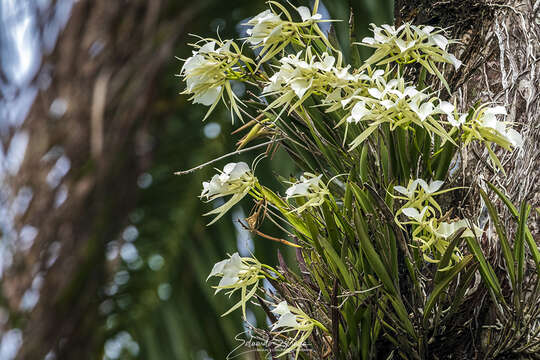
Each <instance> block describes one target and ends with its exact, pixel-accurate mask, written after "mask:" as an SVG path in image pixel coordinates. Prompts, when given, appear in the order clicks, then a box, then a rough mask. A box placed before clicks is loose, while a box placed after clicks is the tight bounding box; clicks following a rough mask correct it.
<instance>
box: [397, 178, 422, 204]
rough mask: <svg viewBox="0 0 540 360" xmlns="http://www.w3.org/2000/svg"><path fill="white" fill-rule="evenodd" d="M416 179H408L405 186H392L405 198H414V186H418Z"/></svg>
mask: <svg viewBox="0 0 540 360" xmlns="http://www.w3.org/2000/svg"><path fill="white" fill-rule="evenodd" d="M418 181H419V179H417V180H414V181H413V180H410V181H409V184H408V185H407V187H406V188H405V187H403V186H399V185H398V186H394V190H395V191H397V192H398V193H400V194H402V195H405V197H406V198H407V199H409V200H411V199H412V198H414V193H415V191H416V188H417V187H418Z"/></svg>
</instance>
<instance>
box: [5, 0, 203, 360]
mask: <svg viewBox="0 0 540 360" xmlns="http://www.w3.org/2000/svg"><path fill="white" fill-rule="evenodd" d="M173 3H174V2H168V1H160V0H136V1H129V2H125V1H112V2H111V1H106V0H81V1H78V2H75V3H74V5H73V8H72V13H71V16H70V19H69V22H68V23H67V26H66V28H65V29H64V31H63V32H62V34H61V36H60V38H59V39H58V41H57V46H56V48H55V49H54V51H53V52H52V53H51V54H50V55H48V56H46V57H45V58H44V59H43V64H49V65H50V68H51V69H52V74H51V75H52V82H51V83H50V86H49V87H48V88H47V89H46V90H44V91H41V92H40V93H39V94H38V95H37V98H36V100H35V102H34V104H33V106H32V108H31V111H30V113H29V115H28V117H27V119H26V121H25V123H24V125H23V130H24V131H27V132H28V134H29V146H28V149H27V151H26V155H25V158H24V162H23V164H22V167H21V169H20V171H19V173H18V175H17V176H16V177H13V178H11V179H9V184H10V186H11V187H12V188H13V189H14V193H16V192H17V190H18V189H21V188H22V187H30V188H31V189H32V191H33V200H32V202H31V204H30V207H29V208H28V211H27V212H26V214H25V215H24V216H22V217H19V218H17V219H16V228H18V229H20V228H21V227H22V226H23V225H25V224H29V225H32V226H34V227H35V228H37V229H39V233H38V235H37V238H36V239H35V240H34V243H33V246H32V247H31V248H30V249H29V250H28V251H25V252H18V253H16V254H15V256H14V262H13V266H11V267H10V268H9V269H8V271H7V272H6V273H5V274H4V278H3V280H2V293H3V296H4V297H5V298H6V299H7V301H8V306H9V308H10V312H11V314H12V316H11V318H10V320H12V324H11V326H17V327H19V328H21V329H23V346H22V348H21V350H20V351H19V354H18V359H43V358H44V356H45V355H46V354H47V353H49V352H52V353H53V354H54V355H55V358H56V359H89V358H91V356H92V354H94V355H95V354H97V353H99V350H98V352H96V351H95V350H96V346H97V345H98V344H100V340H102V339H100V336H102V334H100V332H99V331H97V329H99V324H101V321H102V320H101V319H100V315H99V313H98V306H99V304H100V297H101V296H102V295H100V294H102V291H103V284H104V283H105V280H106V277H107V269H106V261H105V246H104V245H105V244H106V242H107V241H110V240H112V239H113V238H114V237H115V236H116V235H117V234H118V232H119V231H120V227H121V226H122V224H123V222H124V221H123V220H122V219H125V218H126V216H127V214H128V212H129V211H130V210H131V209H132V207H133V204H134V197H135V191H136V188H137V186H136V183H135V180H136V178H137V174H139V173H140V172H141V171H142V169H144V168H145V167H146V165H147V162H148V151H147V150H148V148H149V144H148V142H149V140H148V134H147V133H146V130H145V123H146V122H147V120H148V118H149V114H150V111H151V110H150V108H151V107H150V106H149V104H150V102H151V99H152V96H153V93H154V89H155V86H153V84H154V83H155V80H156V78H157V76H158V70H160V68H161V67H162V65H163V64H164V63H165V62H169V61H172V59H173V54H172V50H173V45H174V44H175V43H176V42H177V41H178V39H179V37H181V36H183V35H185V34H184V31H185V25H186V23H188V22H190V21H191V20H192V19H193V17H194V16H195V14H196V13H197V12H198V11H199V10H200V9H201V7H202V5H203V4H204V2H199V3H191V4H183V5H182V4H180V5H178V4H173ZM53 6H54V2H53ZM171 9H172V11H171ZM44 22H46V19H45V21H44ZM55 100H57V104H58V103H59V102H60V103H62V104H67V109H66V111H65V113H63V112H60V113H58V112H54V111H50V108H51V104H52V103H53V102H54V101H55ZM60 147H61V148H62V149H63V151H61V153H63V154H64V155H65V156H66V157H67V159H69V164H70V170H69V172H68V174H67V175H66V176H65V177H64V178H63V179H62V181H61V185H60V184H55V185H54V186H51V184H49V183H48V182H47V174H49V172H50V170H51V168H52V167H53V165H54V164H55V161H56V160H57V158H58V157H59V155H60V154H59V152H58V150H59V149H60ZM53 148H54V149H56V150H54V151H52V152H51V149H53ZM47 153H49V155H48V156H47V157H44V155H45V154H47ZM55 153H56V155H55ZM51 157H52V159H51ZM65 190H67V198H66V200H65V202H64V203H63V204H62V205H60V206H58V207H56V206H55V199H58V198H57V197H58V196H59V194H60V192H61V191H65ZM60 196H62V195H60ZM38 273H39V274H41V275H42V276H43V285H42V287H41V294H42V296H41V297H40V299H39V302H38V303H37V305H36V306H35V307H34V308H33V309H32V311H31V312H30V313H29V314H26V313H22V312H20V311H19V305H20V303H21V299H22V297H23V294H24V293H25V291H26V290H27V289H29V288H30V287H31V285H32V280H33V278H34V277H35V276H36V274H38Z"/></svg>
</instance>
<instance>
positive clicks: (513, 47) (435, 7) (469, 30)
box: [395, 0, 540, 359]
mask: <svg viewBox="0 0 540 360" xmlns="http://www.w3.org/2000/svg"><path fill="white" fill-rule="evenodd" d="M395 16H396V22H397V23H398V24H399V23H403V22H412V23H416V24H429V25H433V26H439V27H443V28H446V29H447V31H448V34H449V35H450V37H452V38H455V39H457V40H459V41H460V42H461V43H460V44H457V45H455V48H454V49H452V50H453V51H454V52H455V53H456V55H457V57H458V58H459V59H460V60H462V61H463V66H462V67H461V68H460V69H459V70H458V71H456V72H453V73H451V74H449V75H450V77H449V79H450V81H449V84H450V87H451V89H452V91H453V94H452V95H451V96H450V95H449V94H447V93H446V97H447V98H448V99H449V100H450V101H452V102H454V101H455V102H456V104H457V107H458V109H459V110H460V111H461V112H466V111H468V110H469V109H470V108H471V107H473V106H475V105H476V106H477V105H478V104H479V103H493V104H494V105H504V106H505V108H506V110H507V112H508V116H507V117H506V120H507V121H509V122H512V123H514V128H515V129H516V130H518V131H519V132H520V133H521V134H522V135H523V140H524V146H523V148H522V149H516V150H515V151H513V152H508V151H504V150H503V149H499V150H496V154H497V156H498V157H499V159H500V160H501V163H502V165H503V166H504V169H505V171H506V174H503V173H502V172H500V171H495V170H494V169H493V166H492V165H490V163H489V156H488V152H487V150H486V149H485V147H484V146H483V145H481V146H474V145H473V146H469V147H467V148H466V149H463V150H462V151H461V152H460V153H459V154H457V156H456V158H455V159H454V161H455V163H456V164H457V165H459V169H460V170H459V172H458V173H456V174H454V176H453V178H452V179H451V180H452V182H453V183H454V184H455V185H463V186H465V187H467V189H466V190H464V191H461V192H459V193H457V194H458V195H457V196H453V197H449V198H448V199H447V201H448V202H449V205H452V206H454V207H455V206H457V207H458V209H459V211H460V212H461V214H456V215H461V216H466V217H467V218H469V219H472V220H473V221H476V222H478V223H479V224H480V225H481V226H482V227H483V228H484V229H485V230H486V232H485V234H486V236H483V237H482V245H483V248H484V251H485V253H486V257H487V258H488V259H489V261H490V262H491V263H494V264H501V263H502V260H501V259H500V257H501V255H500V254H501V252H500V245H499V240H498V238H497V236H496V234H495V231H494V229H493V228H492V224H491V222H489V221H488V218H489V217H488V212H487V209H486V206H485V204H484V203H483V202H482V201H481V200H480V196H479V193H478V189H479V188H483V189H486V188H487V186H486V183H485V182H486V181H489V182H491V183H493V184H495V185H496V186H497V187H499V188H500V189H501V190H502V191H503V192H505V193H506V195H507V196H508V197H509V198H510V199H511V200H512V202H513V203H514V204H516V206H519V204H520V203H521V202H523V201H526V202H528V203H530V204H531V205H532V207H533V209H535V208H538V207H540V191H539V190H540V81H539V77H540V1H539V0H500V1H487V0H471V1H463V0H449V1H431V0H420V1H416V0H415V1H412V0H396V3H395ZM443 91H444V90H443ZM441 96H443V97H444V96H445V93H443V94H442V95H441ZM493 200H494V201H495V200H496V198H495V197H494V198H493ZM495 204H497V211H498V212H499V214H500V215H501V218H502V219H503V222H504V223H505V228H506V230H507V232H508V234H507V235H508V237H509V239H512V238H513V234H514V233H515V231H516V226H515V221H514V219H513V217H512V216H511V215H510V214H509V212H508V211H507V210H506V208H505V207H504V206H503V205H502V204H501V203H500V202H497V201H495ZM533 212H534V214H533V213H531V216H530V218H529V222H528V225H529V227H530V229H531V233H532V234H533V236H534V237H535V240H536V243H537V244H539V243H540V238H539V234H540V215H539V213H538V212H535V211H534V210H533ZM529 259H530V257H529ZM530 265H531V267H530V268H531V270H534V269H535V266H534V263H532V260H531V264H530ZM495 271H496V272H497V273H498V274H499V275H500V276H501V277H502V278H504V271H503V268H502V266H501V267H498V266H495ZM531 274H534V271H532V272H531ZM507 285H508V284H507ZM507 285H506V288H508V286H507ZM503 286H505V285H503ZM476 289H478V288H477V287H476ZM480 297H481V296H480V295H479V297H478V298H476V300H474V301H473V302H472V303H471V309H470V312H468V314H467V315H464V316H465V317H469V316H470V317H469V319H470V318H473V319H476V320H474V321H477V320H478V319H480V320H481V321H480V322H484V323H490V320H489V317H490V314H491V312H490V311H492V310H487V309H488V308H489V304H486V301H485V297H481V298H480ZM473 306H474V307H475V309H472V307H473ZM539 326H540V325H539V324H538V321H536V325H535V327H536V328H538V327H539ZM465 331H467V330H465ZM478 331H480V332H481V331H482V330H480V329H479V330H478ZM477 335H479V336H477V337H476V340H474V338H475V335H474V334H473V333H472V332H470V333H468V334H463V337H460V336H457V338H456V339H453V340H452V339H447V340H445V343H444V344H442V345H441V348H442V353H444V352H445V350H444V349H445V348H446V349H447V350H446V351H448V355H449V356H450V357H449V358H457V359H460V358H470V357H471V356H473V357H475V356H477V354H478V352H479V351H480V353H481V347H482V346H481V345H482V344H480V343H481V342H483V341H484V340H485V339H486V337H487V334H485V333H484V334H481V333H477ZM475 341H477V343H476V344H472V343H474V342H475ZM450 353H451V354H450ZM452 356H453V357H452Z"/></svg>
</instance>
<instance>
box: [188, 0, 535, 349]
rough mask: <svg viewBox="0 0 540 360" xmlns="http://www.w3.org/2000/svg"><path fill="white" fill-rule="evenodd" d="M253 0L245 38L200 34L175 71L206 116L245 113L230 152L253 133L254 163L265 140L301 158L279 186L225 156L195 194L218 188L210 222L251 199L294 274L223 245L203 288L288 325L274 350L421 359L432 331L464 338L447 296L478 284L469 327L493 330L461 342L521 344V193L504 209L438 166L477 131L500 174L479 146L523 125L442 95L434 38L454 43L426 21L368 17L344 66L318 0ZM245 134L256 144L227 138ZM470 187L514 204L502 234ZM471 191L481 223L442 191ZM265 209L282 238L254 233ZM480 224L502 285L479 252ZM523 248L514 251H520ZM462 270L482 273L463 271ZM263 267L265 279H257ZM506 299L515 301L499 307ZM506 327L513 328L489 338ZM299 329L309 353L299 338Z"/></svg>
mask: <svg viewBox="0 0 540 360" xmlns="http://www.w3.org/2000/svg"><path fill="white" fill-rule="evenodd" d="M268 4H269V8H268V9H267V10H265V11H263V12H262V13H260V14H258V15H256V16H254V17H253V18H251V19H250V20H248V21H247V22H246V23H245V24H244V26H247V27H248V29H247V35H248V36H247V37H246V38H245V39H240V40H226V41H221V40H215V39H200V40H199V41H198V42H196V43H195V44H193V48H194V51H193V56H191V57H190V58H188V59H186V60H185V61H184V64H183V66H182V69H181V71H180V77H181V78H182V79H183V80H184V81H185V82H186V90H185V91H184V93H185V94H190V95H191V100H192V101H193V102H194V103H199V104H202V105H204V106H209V111H208V113H207V115H206V117H208V116H209V115H210V114H211V113H212V111H213V110H214V108H215V107H216V106H217V104H218V103H219V102H220V101H221V100H223V103H224V104H225V105H226V106H229V107H230V109H231V117H233V119H234V118H235V117H236V118H238V119H240V120H241V121H244V119H249V120H248V121H247V122H245V123H244V124H243V125H242V126H241V128H240V129H239V130H238V131H245V130H247V131H249V133H248V135H246V136H244V138H243V139H242V140H241V141H239V147H238V149H237V150H236V151H235V152H233V153H232V154H238V153H240V152H245V151H254V150H256V149H260V148H261V147H263V146H266V147H267V148H266V151H265V152H263V154H262V155H261V156H259V157H257V162H258V161H261V159H262V158H264V157H265V156H267V155H270V154H272V153H273V152H274V151H276V149H278V148H281V149H283V150H285V152H286V153H287V154H289V156H290V157H291V159H292V160H293V161H294V162H295V163H296V165H297V167H298V169H299V170H300V171H301V175H300V177H299V179H298V180H295V179H291V178H289V179H286V178H283V179H282V180H283V183H284V185H285V186H284V188H283V189H282V190H283V192H280V191H279V190H272V189H270V188H268V187H266V186H264V185H262V183H263V182H265V181H263V180H266V179H257V177H255V174H254V173H255V168H256V165H254V166H252V168H253V170H252V169H251V168H250V167H249V165H248V164H247V163H245V162H237V163H228V164H226V165H225V167H224V168H223V170H218V171H219V173H218V174H216V175H214V176H213V177H212V178H211V180H210V181H208V182H204V183H203V190H202V193H201V198H204V199H205V200H206V201H209V202H210V201H214V200H216V199H218V198H223V197H229V196H230V198H229V199H228V200H226V202H224V203H223V204H222V205H220V206H218V207H216V208H215V209H213V210H211V211H210V212H208V213H206V214H205V215H216V216H215V217H214V218H213V219H212V220H211V222H210V224H212V223H214V222H216V221H217V220H219V219H222V220H223V217H224V215H225V214H226V213H227V212H228V211H229V210H230V209H231V208H233V207H234V206H238V205H239V204H240V202H243V203H244V204H245V203H246V200H245V198H246V197H248V198H251V200H252V201H253V203H254V206H255V208H254V211H253V212H252V215H250V216H249V217H248V218H246V219H238V220H240V221H242V220H245V223H246V224H247V225H245V227H246V229H248V230H249V231H251V232H252V233H254V234H256V235H257V236H259V237H261V238H262V239H270V240H275V241H279V242H280V243H281V244H283V245H282V246H293V247H294V248H295V251H296V259H297V261H298V267H299V269H300V270H301V274H300V275H298V274H295V273H294V271H292V270H290V269H289V268H288V266H287V265H286V263H285V261H284V260H283V258H280V266H279V267H278V268H275V269H274V268H272V267H270V266H268V265H265V264H262V263H260V262H259V261H258V260H256V259H255V258H254V257H240V256H239V255H238V253H235V254H233V255H232V256H230V258H229V259H226V260H223V261H221V262H218V263H217V264H216V265H215V266H214V268H213V269H212V271H211V273H210V275H209V277H220V278H221V280H220V282H219V284H218V285H217V286H216V293H218V292H219V291H221V290H225V291H227V294H228V295H229V296H232V295H233V294H234V293H235V292H237V291H239V292H240V294H241V295H240V301H239V302H237V303H236V304H235V305H234V306H232V307H231V309H230V310H229V311H227V312H226V314H229V313H231V312H232V311H234V310H236V309H238V308H241V309H242V315H243V318H244V319H245V320H246V321H247V318H246V307H248V306H252V304H253V306H254V305H259V306H260V307H261V309H262V310H263V311H265V312H266V314H267V316H268V319H269V321H271V322H273V324H271V325H270V327H269V330H268V331H269V333H270V334H273V336H280V337H290V339H289V340H290V344H291V345H290V346H289V347H287V348H286V349H284V350H283V351H282V352H281V353H280V354H279V356H278V357H281V356H283V357H284V356H294V358H295V359H296V358H298V357H306V358H314V357H315V358H326V357H327V356H329V354H330V353H332V354H333V356H334V357H335V358H347V359H357V358H362V359H378V358H398V357H400V358H412V359H427V358H435V357H440V356H441V355H440V353H438V352H437V351H439V350H440V349H439V348H437V346H436V339H438V338H443V339H446V338H452V339H454V340H455V341H456V344H458V343H459V342H464V341H468V339H466V340H464V339H465V338H466V337H467V336H469V335H464V333H463V332H462V331H461V330H460V328H459V326H463V327H465V326H468V325H467V322H465V321H464V319H468V316H469V317H470V316H476V314H477V313H475V312H473V311H471V310H469V309H468V308H466V307H465V305H464V304H467V303H470V301H472V299H474V298H475V296H485V295H487V296H490V297H491V299H492V303H491V304H495V308H496V309H495V310H494V314H496V316H495V319H492V320H489V321H488V320H486V321H488V322H487V323H484V324H482V325H481V326H487V327H490V326H492V325H493V324H495V323H497V324H502V325H497V326H502V328H503V330H500V331H498V332H497V331H495V330H493V331H491V330H490V336H491V337H492V338H493V339H496V340H495V341H496V342H497V341H498V342H497V343H496V346H493V347H490V346H489V345H482V344H484V343H485V342H484V340H483V338H482V339H475V340H474V342H475V344H480V345H478V346H479V347H480V348H479V349H477V351H478V352H479V353H482V354H486V356H503V355H504V354H507V353H509V352H520V354H525V355H526V354H529V353H532V352H533V350H534V349H537V348H538V341H539V337H538V331H537V330H538V328H540V326H538V324H535V323H534V322H533V321H531V320H530V319H532V318H533V317H535V316H538V313H539V311H538V308H537V306H536V307H534V306H532V305H531V304H534V303H535V301H539V300H540V295H539V293H538V292H533V293H532V295H531V294H528V295H526V292H525V291H524V290H523V289H524V286H526V285H523V284H519V281H524V275H523V274H524V273H525V272H528V273H531V271H532V273H534V274H535V275H534V276H531V277H530V278H529V280H528V281H529V282H528V284H529V285H528V286H533V285H534V284H536V289H538V286H537V285H538V279H539V273H540V270H539V269H540V251H539V249H538V247H537V245H536V244H535V242H534V239H533V235H532V234H531V232H530V230H529V229H528V226H527V219H528V216H529V212H530V206H528V205H527V204H525V203H523V204H522V205H521V208H520V209H519V210H518V209H517V208H516V207H515V206H514V205H513V203H512V202H511V201H510V200H509V199H507V198H506V197H505V196H504V192H503V191H502V190H500V189H498V188H497V187H495V186H493V185H492V184H490V183H486V184H484V183H480V184H475V183H471V182H470V179H466V178H461V179H457V180H456V178H455V177H454V178H450V176H449V173H450V170H451V168H453V167H456V166H460V164H459V162H458V160H457V159H458V158H459V152H460V151H462V152H463V151H466V150H467V148H468V147H470V146H478V145H482V144H483V145H484V146H485V148H486V149H487V152H488V154H489V159H490V160H491V162H490V163H488V162H484V164H485V165H486V166H489V167H490V168H491V170H492V171H493V172H495V173H499V174H504V167H503V165H502V164H501V162H500V161H499V159H498V157H497V155H496V152H500V151H513V150H515V149H519V148H520V147H521V146H522V145H523V142H524V140H523V138H522V136H521V135H520V134H519V132H518V131H517V130H515V129H514V128H513V124H512V123H510V122H508V121H506V120H504V116H505V115H506V111H505V108H504V106H503V105H496V104H480V105H478V106H475V107H473V108H470V109H459V108H458V107H457V106H456V105H455V104H456V103H455V102H454V103H452V102H450V101H449V100H450V99H451V98H454V99H455V97H456V96H457V95H456V94H454V93H452V92H451V87H450V84H449V83H448V82H447V80H446V76H445V74H447V73H448V72H451V71H459V70H460V69H461V68H462V66H463V64H462V62H461V61H460V60H458V59H457V58H456V57H455V55H453V54H452V53H451V52H450V49H451V48H453V47H454V46H456V45H459V42H458V41H456V40H453V39H448V38H447V37H446V35H445V30H444V29H440V28H435V27H432V26H423V25H413V24H409V23H405V24H402V25H400V26H398V27H395V26H391V25H382V26H380V27H379V26H376V25H372V31H373V36H372V37H367V38H364V39H363V40H362V41H361V42H360V43H355V45H357V46H367V47H369V48H373V49H374V52H373V54H372V55H371V56H370V57H369V58H368V59H367V60H366V61H365V62H364V63H363V64H362V65H361V66H359V67H357V68H355V67H353V66H352V65H351V64H347V63H346V61H345V59H344V56H343V54H342V52H341V51H340V50H339V45H338V44H337V43H335V42H334V41H332V40H331V39H329V38H327V36H326V35H325V33H324V32H323V31H321V29H320V27H319V24H320V23H321V22H327V21H331V20H327V19H323V16H322V15H321V14H320V13H318V5H319V1H315V3H314V6H313V9H312V10H310V9H308V8H307V7H298V8H291V7H290V6H289V5H285V4H281V3H278V2H276V1H269V2H268ZM445 65H451V68H450V67H448V66H445ZM232 81H239V82H243V83H245V85H246V86H247V87H248V88H249V90H250V91H249V94H250V97H249V98H247V99H243V100H241V99H240V98H239V97H238V95H237V94H235V93H234V91H232V87H231V82H232ZM443 90H446V91H447V92H448V93H449V95H450V97H448V96H443V95H442V94H443ZM206 117H205V119H206ZM261 138H268V139H269V141H266V142H263V143H259V144H255V145H253V146H251V147H247V148H245V146H246V145H247V144H248V143H253V142H258V141H260V139H261ZM495 146H498V147H500V148H499V149H496V148H495ZM241 148H244V149H242V150H241ZM224 157H225V156H224ZM224 157H221V158H224ZM221 158H220V159H221ZM458 181H459V182H458ZM486 186H487V187H488V188H490V189H491V190H492V191H493V192H494V193H495V194H497V196H498V198H499V199H500V200H501V201H502V202H503V203H504V204H505V205H506V206H507V207H508V209H509V211H510V212H511V213H512V214H513V216H514V220H515V222H516V224H517V226H516V229H517V230H516V231H515V234H516V239H515V241H514V242H513V244H514V245H513V246H514V247H513V248H512V245H511V243H510V242H509V241H508V239H507V237H506V232H505V231H504V229H502V225H501V223H500V219H499V217H498V213H497V211H496V210H495V206H494V205H493V203H492V200H491V199H490V197H489V196H488V194H487V193H486V192H485V189H486ZM471 190H472V191H471ZM470 194H472V195H470ZM473 196H480V197H481V199H482V203H483V204H484V206H485V208H486V209H487V210H488V212H489V215H490V219H491V222H490V223H489V224H486V223H485V222H481V221H480V216H479V215H480V214H476V215H475V214H471V213H470V212H466V211H463V209H461V208H460V207H458V206H456V204H455V203H454V202H453V201H449V200H448V198H457V199H460V201H462V202H464V201H465V200H468V201H472V200H471V197H473ZM436 199H437V200H436ZM454 201H455V200H454ZM265 220H268V221H269V222H271V223H272V224H274V225H275V226H276V229H277V230H279V231H280V232H281V233H282V234H283V237H288V238H289V239H288V240H285V239H281V238H276V237H275V236H270V235H267V234H263V233H262V232H261V231H260V230H259V225H260V224H261V223H262V222H263V221H265ZM210 224H209V225H210ZM493 228H495V230H496V231H495V233H496V236H497V238H498V239H499V241H501V244H502V245H501V251H502V253H503V258H504V260H505V266H506V269H507V270H508V273H509V275H508V276H509V277H510V280H511V281H510V282H511V290H512V291H511V292H510V293H509V292H505V290H503V286H502V285H501V282H502V281H504V280H501V279H500V277H499V275H498V274H497V273H496V272H495V270H494V266H493V265H492V264H490V262H489V260H488V258H487V256H486V254H485V253H484V251H483V249H482V243H483V242H484V241H485V240H486V239H488V238H490V237H494V236H495V235H494V232H493ZM525 244H526V245H525ZM526 247H527V248H528V253H529V254H531V257H532V260H533V261H532V262H527V261H525V260H524V257H525V254H526V252H525V248H526ZM531 263H532V264H536V268H531V265H530V264H531ZM534 271H536V272H534ZM478 276H480V277H481V278H482V280H483V283H482V286H479V284H478V283H477V282H476V281H475V283H474V284H473V283H472V282H473V280H474V279H476V278H477V277H478ZM264 279H266V280H268V281H269V282H270V283H271V284H272V285H273V286H272V289H273V290H269V288H268V287H262V286H261V282H262V280H264ZM533 283H534V284H533ZM255 299H256V300H257V301H255ZM483 306H491V305H490V304H484V305H483ZM516 312H519V313H520V314H521V315H523V316H521V317H512V316H509V314H516ZM463 314H465V315H463ZM224 315H225V314H224ZM477 321H480V320H478V319H477ZM490 321H491V322H490ZM452 324H461V325H459V326H451V325H452ZM517 328H519V329H520V330H519V334H524V333H527V334H528V335H527V336H521V337H518V340H516V341H515V342H512V343H509V342H504V340H503V339H505V336H507V334H509V333H511V334H514V333H516V331H517V330H516V329H517ZM490 329H491V328H490ZM504 329H506V330H504ZM535 329H536V330H535ZM535 331H536V332H535ZM467 334H468V332H467ZM475 336H481V335H475ZM516 336H517V335H516ZM308 342H309V344H310V346H311V348H312V349H313V348H315V349H316V351H310V352H309V354H307V353H305V352H304V351H303V350H302V349H303V348H304V346H305V345H306V344H307V343H308ZM535 344H536V345H535ZM456 346H457V345H456ZM535 346H536V347H535ZM257 350H258V351H268V352H270V353H272V354H273V353H274V352H273V349H272V348H271V347H269V348H263V349H261V348H258V349H257ZM525 355H524V356H525Z"/></svg>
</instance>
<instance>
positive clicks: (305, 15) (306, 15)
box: [296, 6, 322, 22]
mask: <svg viewBox="0 0 540 360" xmlns="http://www.w3.org/2000/svg"><path fill="white" fill-rule="evenodd" d="M296 11H298V14H300V17H301V18H302V21H303V22H306V21H310V20H311V21H316V20H321V19H322V15H321V14H313V15H312V14H311V11H310V10H309V8H307V7H305V6H300V7H297V8H296Z"/></svg>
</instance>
